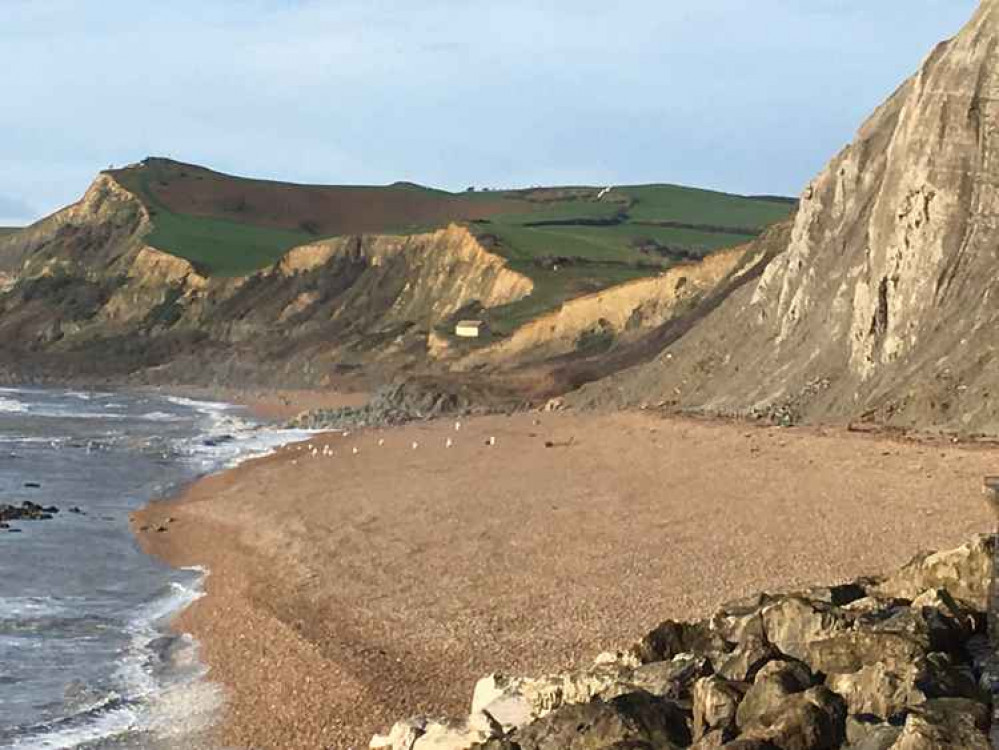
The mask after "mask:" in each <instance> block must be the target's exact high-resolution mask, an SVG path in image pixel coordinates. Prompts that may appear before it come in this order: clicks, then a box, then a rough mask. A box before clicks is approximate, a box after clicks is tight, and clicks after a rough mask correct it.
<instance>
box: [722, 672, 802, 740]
mask: <svg viewBox="0 0 999 750" xmlns="http://www.w3.org/2000/svg"><path fill="white" fill-rule="evenodd" d="M813 680H814V678H813V676H812V674H811V672H809V670H808V668H807V667H806V666H805V665H803V664H801V663H800V662H789V661H772V662H770V663H769V664H767V665H766V666H764V667H763V668H762V669H761V670H760V671H759V672H758V673H757V675H756V679H755V680H754V681H753V684H752V686H751V687H750V688H749V689H748V690H747V691H746V694H745V696H744V697H743V699H742V701H741V703H740V704H739V707H738V711H737V712H736V722H737V724H738V726H739V728H740V729H742V730H746V729H750V728H752V727H757V726H768V725H769V724H771V723H773V721H774V720H775V718H774V717H776V716H777V715H778V714H780V713H781V711H782V710H783V706H784V705H785V704H786V703H787V702H788V699H789V698H790V696H792V695H795V694H798V693H801V692H803V691H805V690H807V689H808V688H809V687H811V686H812V683H813Z"/></svg>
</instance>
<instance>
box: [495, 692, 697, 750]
mask: <svg viewBox="0 0 999 750" xmlns="http://www.w3.org/2000/svg"><path fill="white" fill-rule="evenodd" d="M687 718H688V715H687V713H686V712H684V711H683V710H682V709H681V708H680V707H679V706H677V705H676V704H675V703H672V702H669V701H664V700H662V699H660V698H656V697H654V696H651V695H649V694H648V693H631V694H629V695H623V696H620V697H618V698H614V699H613V700H610V701H601V700H595V701H592V702H590V703H585V704H577V705H572V706H563V707H562V708H560V709H558V710H557V711H554V712H552V713H551V714H549V715H548V716H546V717H544V718H543V719H540V720H538V721H536V722H534V723H533V724H531V725H529V726H527V727H524V728H522V729H518V730H517V731H515V732H514V733H513V734H512V735H511V737H510V740H511V741H512V742H513V743H515V744H516V746H517V747H519V748H520V750H611V748H618V749H620V748H623V747H643V746H646V745H647V746H650V747H652V748H654V749H655V750H674V748H684V747H688V746H689V745H690V742H691V737H690V730H689V729H688V727H687ZM626 743H630V744H626ZM636 743H637V744H636Z"/></svg>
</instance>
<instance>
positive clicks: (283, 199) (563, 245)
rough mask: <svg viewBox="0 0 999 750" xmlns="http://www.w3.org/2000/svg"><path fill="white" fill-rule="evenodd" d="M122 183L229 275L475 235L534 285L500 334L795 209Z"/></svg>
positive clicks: (177, 172)
mask: <svg viewBox="0 0 999 750" xmlns="http://www.w3.org/2000/svg"><path fill="white" fill-rule="evenodd" d="M113 174H114V175H115V177H116V178H117V179H118V180H119V181H120V182H121V183H122V184H124V185H125V186H126V187H127V188H128V189H129V190H131V191H132V192H133V193H135V194H136V195H137V196H139V198H140V199H141V200H142V201H143V202H144V203H145V204H146V206H147V207H148V209H149V211H150V215H151V217H152V221H153V230H152V232H151V233H150V234H149V236H148V237H147V242H149V244H151V245H152V246H153V247H156V248H158V249H160V250H164V251H166V252H169V253H172V254H174V255H178V256H180V257H183V258H186V259H187V260H189V261H191V262H192V263H193V264H194V265H195V266H196V267H197V268H198V269H199V270H200V271H201V272H202V273H205V274H210V275H216V276H238V275H244V274H247V273H251V272H253V271H255V270H258V269H261V268H264V267H267V266H269V265H271V264H273V263H274V262H276V261H277V260H278V259H280V257H281V256H282V255H284V254H285V253H286V252H287V251H288V250H289V249H291V248H293V247H295V246H297V245H302V244H306V243H309V242H314V241H316V240H317V239H320V238H326V237H335V236H342V235H354V234H414V233H417V232H420V231H428V230H432V229H436V228H440V227H442V226H446V225H447V224H448V223H451V222H455V221H456V222H459V223H462V224H464V225H465V226H467V227H469V229H470V230H471V231H473V232H474V233H475V234H476V235H477V236H478V237H480V239H481V240H482V241H483V243H484V244H485V245H486V246H488V247H489V248H490V249H491V250H492V251H493V252H496V253H499V254H500V255H502V256H504V257H506V258H507V259H508V260H509V262H510V266H511V267H512V268H514V269H515V270H517V271H519V272H521V273H524V274H525V275H527V276H529V277H530V278H531V279H532V280H533V281H534V283H535V292H534V293H533V294H532V295H531V296H530V297H529V298H528V299H525V300H523V301H521V302H518V303H515V304H514V305H508V306H506V307H504V308H499V309H496V310H495V311H493V313H492V314H491V315H490V318H491V321H492V322H493V325H494V330H497V331H498V332H500V333H502V332H504V331H509V330H512V329H513V328H515V327H516V326H517V325H520V324H521V323H523V322H524V321H526V320H530V319H531V318H533V317H536V316H537V315H538V314H540V313H542V312H545V311H547V310H550V309H552V308H554V307H557V306H558V305H559V304H560V303H561V302H563V301H565V300H566V299H570V298H572V297H575V296H579V295H581V294H586V293H589V292H593V291H597V290H599V289H603V288H606V287H608V286H611V285H613V284H618V283H621V282H623V281H628V280H631V279H634V278H640V277H643V276H649V275H652V274H656V273H659V272H661V271H662V270H663V269H664V268H668V267H669V266H671V265H673V264H675V263H677V262H684V261H690V260H694V259H697V258H701V257H703V256H705V255H707V254H709V253H712V252H715V251H716V250H719V249H722V248H727V247H733V246H735V245H739V244H743V243H745V242H748V241H749V240H751V239H752V238H753V237H754V236H756V235H757V234H759V232H760V231H762V229H763V228H764V227H766V226H767V225H769V224H772V223H774V222H776V221H780V220H782V219H785V218H787V217H788V216H789V215H790V214H791V213H792V212H793V211H794V210H795V205H794V202H793V201H790V200H782V199H768V198H751V197H743V196H737V195H729V194H725V193H719V192H714V191H710V190H700V189H696V188H687V187H682V186H677V185H637V186H622V187H615V188H613V189H611V190H609V191H608V190H602V189H601V188H597V187H586V186H571V187H557V188H531V189H527V190H509V191H476V192H464V193H449V192H446V191H443V190H435V189H432V188H425V187H422V186H419V185H414V184H412V183H395V184H393V185H389V186H385V187H362V186H322V185H296V184H292V183H279V182H272V181H267V180H255V179H245V178H240V177H233V176H229V175H223V174H220V173H218V172H213V171H211V170H207V169H204V168H202V167H197V166H194V165H186V164H182V163H180V162H173V161H170V160H166V159H148V160H146V161H145V162H143V163H142V164H140V165H135V166H133V167H128V168H126V169H123V170H116V171H114V172H113ZM0 231H2V230H0Z"/></svg>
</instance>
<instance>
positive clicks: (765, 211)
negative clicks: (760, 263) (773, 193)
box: [614, 185, 794, 231]
mask: <svg viewBox="0 0 999 750" xmlns="http://www.w3.org/2000/svg"><path fill="white" fill-rule="evenodd" d="M618 190H620V192H622V193H624V194H625V195H627V196H628V197H629V198H631V199H633V200H634V201H635V202H634V204H633V205H632V207H631V208H630V209H629V211H628V215H629V216H630V218H631V221H633V222H638V223H641V222H662V221H671V222H681V223H684V224H701V225H709V226H721V227H742V228H748V229H755V230H757V231H759V230H761V229H763V228H764V227H766V226H768V225H770V224H773V223H775V222H778V221H780V220H781V219H785V218H787V216H788V214H790V213H791V211H792V210H793V208H794V206H793V203H792V202H790V201H783V200H769V199H763V198H744V197H742V196H738V195H728V194H727V193H717V192H714V191H712V190H700V189H698V188H689V187H681V186H678V185H638V186H635V187H622V188H615V190H614V192H617V191H618Z"/></svg>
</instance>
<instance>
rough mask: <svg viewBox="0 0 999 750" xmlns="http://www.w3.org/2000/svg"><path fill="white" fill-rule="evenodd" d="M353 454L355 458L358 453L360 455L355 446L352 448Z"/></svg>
mask: <svg viewBox="0 0 999 750" xmlns="http://www.w3.org/2000/svg"><path fill="white" fill-rule="evenodd" d="M353 452H354V455H355V456H356V455H357V454H358V453H360V451H359V450H357V446H356V445H355V446H354V448H353Z"/></svg>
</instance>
